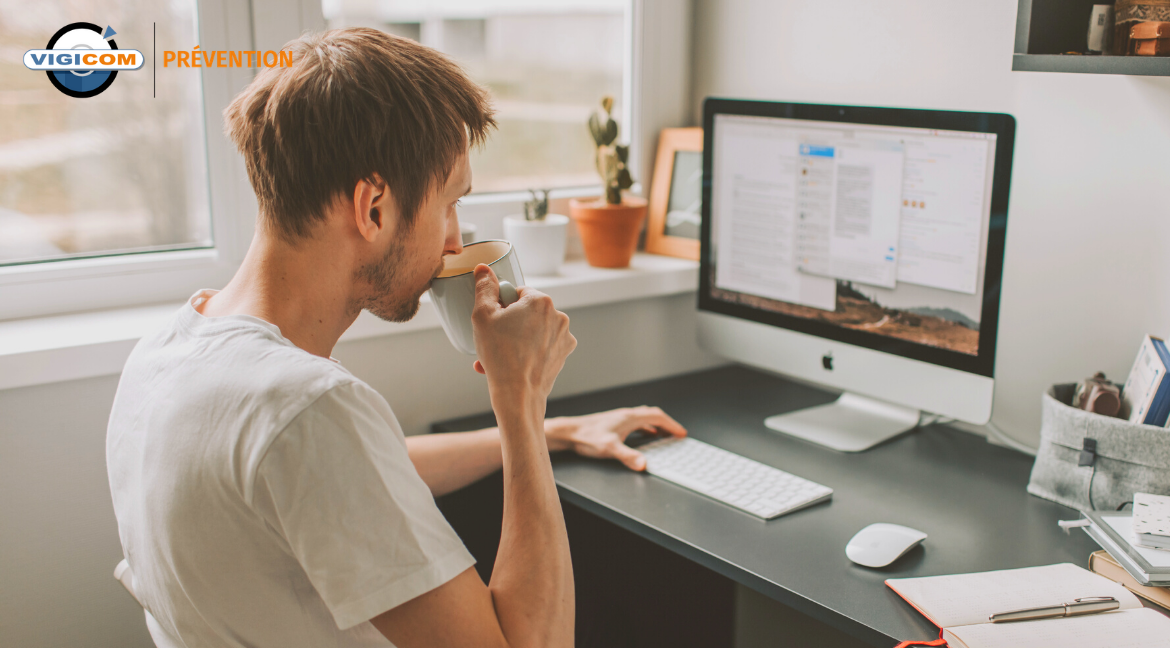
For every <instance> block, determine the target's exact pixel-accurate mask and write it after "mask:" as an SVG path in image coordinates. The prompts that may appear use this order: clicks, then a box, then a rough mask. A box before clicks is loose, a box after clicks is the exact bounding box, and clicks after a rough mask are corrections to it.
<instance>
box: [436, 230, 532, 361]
mask: <svg viewBox="0 0 1170 648" xmlns="http://www.w3.org/2000/svg"><path fill="white" fill-rule="evenodd" d="M481 263H482V264H484V265H487V266H490V267H491V269H492V270H493V271H495V273H496V277H498V278H499V279H500V303H501V304H503V305H504V306H508V305H509V304H511V303H513V302H515V301H516V299H517V297H518V296H517V293H516V286H523V285H524V274H523V273H522V272H520V260H519V259H518V258H517V256H516V249H515V248H514V247H513V246H512V244H511V243H509V242H507V241H499V240H489V241H479V242H477V243H472V244H470V245H465V246H463V251H462V252H460V253H459V254H452V255H450V256H447V257H443V272H441V273H440V274H439V276H438V277H437V278H436V279H435V280H434V281H432V282H431V302H433V303H434V305H435V310H436V311H438V313H439V321H440V322H442V324H443V330H444V331H446V332H447V339H448V340H451V344H452V345H454V347H455V348H456V349H459V350H460V351H462V352H463V353H466V354H468V355H475V333H474V330H473V329H472V328H471V311H472V309H474V308H475V266H477V265H479V264H481Z"/></svg>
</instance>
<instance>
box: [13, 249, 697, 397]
mask: <svg viewBox="0 0 1170 648" xmlns="http://www.w3.org/2000/svg"><path fill="white" fill-rule="evenodd" d="M698 280H699V269H698V264H697V263H695V262H694V261H689V260H685V259H675V258H672V257H664V256H657V255H653V254H642V253H638V254H637V255H636V256H635V257H634V260H633V262H632V263H631V264H630V267H629V268H624V269H620V270H608V269H603V268H593V267H590V266H589V265H587V264H586V263H585V262H584V261H583V260H577V261H571V262H568V263H566V264H565V266H564V268H563V269H562V271H561V274H560V275H559V276H556V277H532V278H530V279H529V280H528V284H529V285H530V286H532V287H534V288H537V289H539V290H541V291H544V292H545V293H548V295H549V296H551V297H552V298H553V301H554V302H555V303H556V305H557V308H559V309H561V310H565V309H569V308H581V307H584V306H595V305H599V304H607V303H613V302H621V301H627V300H632V299H642V298H646V297H659V296H665V295H673V294H677V293H684V292H689V291H693V290H695V289H696V288H697V287H698ZM429 297H430V296H429V295H424V296H423V300H422V304H421V306H420V308H419V312H418V315H416V316H415V318H414V319H412V320H411V321H409V322H406V323H403V324H391V323H389V322H383V321H382V320H379V319H378V318H376V317H374V316H373V315H370V314H369V313H367V312H362V314H361V315H360V316H359V317H358V318H357V321H355V322H354V323H353V326H351V327H350V328H349V330H348V331H346V332H345V334H344V335H342V336H341V341H342V342H346V341H349V340H361V339H366V338H373V337H380V336H383V335H396V334H399V333H408V332H413V331H422V330H427V329H434V328H439V320H438V316H437V315H436V314H435V310H434V307H433V306H432V305H431V302H430V298H429ZM179 306H180V304H176V303H170V304H161V305H156V306H142V307H136V308H124V309H117V310H109V311H97V312H90V313H79V314H75V315H59V316H54V317H42V318H31V319H24V320H13V321H9V322H0V389H12V388H15V387H27V386H31V385H42V384H46V383H55V382H63V381H66V380H77V379H80V378H92V377H95V376H108V375H114V374H117V373H120V372H121V371H122V365H124V364H125V362H126V358H127V356H129V354H130V350H131V349H133V348H134V345H135V343H137V342H138V339H139V338H141V337H142V336H143V335H145V334H147V333H148V332H150V331H152V330H154V329H156V328H158V327H159V326H161V325H162V323H163V322H164V321H166V319H167V318H168V317H170V316H171V314H173V313H174V312H175V310H176V309H177V308H179Z"/></svg>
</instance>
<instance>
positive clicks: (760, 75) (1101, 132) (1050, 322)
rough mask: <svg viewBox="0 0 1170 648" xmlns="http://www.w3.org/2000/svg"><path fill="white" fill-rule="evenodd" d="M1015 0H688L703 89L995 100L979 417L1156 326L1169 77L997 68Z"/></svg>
mask: <svg viewBox="0 0 1170 648" xmlns="http://www.w3.org/2000/svg"><path fill="white" fill-rule="evenodd" d="M1015 17H1016V0H981V1H980V2H959V1H957V0H899V1H898V2H874V1H873V0H832V1H829V0H785V1H783V2H776V1H773V0H698V2H697V4H696V16H695V29H694V39H695V48H694V59H693V64H694V74H695V79H694V86H693V102H692V104H693V110H694V114H693V119H694V120H695V121H696V123H697V121H698V120H700V119H701V116H702V108H701V101H702V99H703V97H706V96H726V97H738V98H751V99H768V100H778V101H798V102H811V103H842V104H862V105H879V106H902V107H913V108H938V109H952V110H972V111H994V112H1006V113H1010V114H1012V115H1015V117H1016V120H1017V140H1016V147H1015V164H1014V169H1013V174H1012V191H1011V204H1010V208H1009V211H1008V232H1007V251H1006V260H1005V268H1004V277H1003V298H1002V302H1001V314H1000V323H999V348H998V353H997V358H996V367H995V372H996V383H997V388H996V396H995V411H994V415H993V421H994V422H995V423H996V424H997V425H998V426H999V427H1000V428H1002V429H1003V430H1005V431H1007V432H1009V433H1011V434H1012V435H1013V436H1014V437H1016V438H1018V439H1020V440H1022V441H1025V442H1027V443H1028V444H1030V445H1033V446H1035V445H1036V443H1037V442H1038V432H1039V425H1040V395H1041V393H1042V392H1043V391H1044V389H1045V388H1046V387H1047V386H1048V385H1049V384H1051V383H1054V382H1062V381H1069V382H1071V381H1074V380H1079V379H1081V378H1083V377H1085V376H1087V375H1089V374H1091V373H1092V372H1093V371H1096V370H1098V369H1100V370H1104V371H1105V372H1106V373H1107V374H1108V375H1109V376H1110V377H1112V378H1114V379H1118V378H1120V379H1122V380H1124V377H1125V375H1126V373H1128V371H1129V367H1130V365H1131V364H1132V362H1133V358H1134V355H1135V353H1136V351H1137V348H1138V344H1139V343H1140V341H1141V338H1142V336H1143V335H1145V334H1147V333H1150V334H1155V335H1157V334H1167V333H1170V326H1168V323H1170V290H1168V288H1170V255H1167V254H1166V249H1167V244H1168V243H1170V218H1168V216H1170V182H1167V177H1168V176H1170V157H1168V156H1167V154H1166V151H1168V150H1170V79H1164V78H1147V77H1125V76H1105V75H1093V74H1045V73H1033V72H1012V71H1011V57H1012V49H1013V43H1014V34H1015Z"/></svg>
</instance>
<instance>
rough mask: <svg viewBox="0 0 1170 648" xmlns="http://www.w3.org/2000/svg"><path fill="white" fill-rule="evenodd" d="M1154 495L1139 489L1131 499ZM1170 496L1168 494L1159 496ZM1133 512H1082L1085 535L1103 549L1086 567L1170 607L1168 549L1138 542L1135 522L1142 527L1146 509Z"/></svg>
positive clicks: (1142, 595) (1150, 599) (1169, 559)
mask: <svg viewBox="0 0 1170 648" xmlns="http://www.w3.org/2000/svg"><path fill="white" fill-rule="evenodd" d="M1151 497H1157V496H1149V495H1144V494H1141V493H1139V494H1138V495H1137V496H1135V498H1134V501H1135V502H1137V501H1138V500H1139V499H1142V500H1146V499H1147V498H1151ZM1161 499H1164V500H1170V498H1165V497H1164V498H1161ZM1138 510H1139V513H1137V514H1136V515H1137V516H1138V517H1136V520H1137V522H1136V523H1135V514H1134V513H1130V512H1128V511H1126V512H1116V513H1105V512H1099V511H1088V512H1085V513H1084V516H1085V517H1086V518H1088V520H1089V525H1088V526H1086V527H1084V529H1085V532H1086V533H1088V534H1089V537H1091V538H1093V540H1096V541H1097V544H1099V545H1101V548H1102V549H1104V550H1105V551H1098V552H1096V553H1094V554H1093V555H1092V557H1091V558H1090V559H1089V569H1091V570H1093V571H1094V572H1097V573H1098V574H1101V575H1102V576H1105V577H1106V578H1109V579H1110V580H1113V581H1115V582H1117V583H1120V584H1122V585H1124V586H1126V587H1127V588H1128V589H1129V590H1130V591H1132V592H1134V593H1135V594H1137V595H1138V596H1141V597H1142V598H1144V599H1146V600H1148V601H1151V602H1153V603H1157V604H1158V605H1160V606H1162V607H1166V608H1167V609H1170V589H1167V588H1170V551H1167V550H1163V549H1155V548H1153V547H1148V546H1143V545H1142V544H1140V542H1141V541H1140V540H1139V537H1138V535H1137V533H1135V526H1136V527H1137V528H1139V529H1142V528H1145V527H1144V524H1145V522H1146V517H1147V511H1148V509H1147V508H1146V507H1145V506H1143V507H1142V508H1140V509H1138Z"/></svg>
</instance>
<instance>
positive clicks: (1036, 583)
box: [886, 563, 1170, 648]
mask: <svg viewBox="0 0 1170 648" xmlns="http://www.w3.org/2000/svg"><path fill="white" fill-rule="evenodd" d="M886 585H887V586H889V587H890V589H892V590H894V591H895V592H897V593H898V596H901V597H902V598H904V599H906V602H907V603H909V604H910V605H912V606H914V608H915V609H916V610H918V611H919V612H921V613H922V614H923V616H925V617H926V618H927V619H929V620H930V622H931V623H933V624H935V625H936V626H938V627H939V628H941V629H942V638H943V639H946V640H947V643H948V644H949V645H950V646H953V647H956V648H1001V647H1013V648H1015V647H1019V646H1027V647H1028V648H1058V647H1059V648H1102V647H1106V646H1108V647H1109V648H1165V647H1166V646H1167V644H1168V640H1167V637H1170V618H1167V617H1165V616H1163V615H1162V614H1161V613H1159V612H1155V611H1154V610H1149V609H1144V608H1142V604H1141V601H1139V600H1138V598H1137V597H1136V596H1134V595H1133V593H1131V592H1130V591H1129V590H1127V589H1125V587H1123V586H1121V585H1119V584H1117V583H1114V582H1113V581H1111V580H1109V579H1108V578H1105V577H1103V576H1099V575H1097V574H1094V573H1093V572H1091V571H1088V570H1086V569H1081V568H1080V567H1077V566H1076V565H1072V564H1068V563H1062V564H1059V565H1048V566H1045V567H1027V568H1024V569H1007V570H1003V571H993V572H982V573H977V574H956V575H954V576H930V577H926V578H892V579H889V580H887V581H886ZM1095 596H1112V597H1113V598H1115V599H1117V600H1118V602H1120V604H1121V607H1120V609H1119V610H1117V611H1115V612H1103V613H1099V614H1090V615H1085V616H1079V617H1066V618H1056V619H1041V620H1037V621H1016V622H1013V623H991V622H989V621H988V617H989V616H991V615H992V614H996V613H998V612H1008V611H1011V610H1019V609H1024V608H1033V607H1041V606H1047V605H1054V604H1060V603H1067V602H1070V601H1074V600H1076V599H1078V598H1089V597H1095Z"/></svg>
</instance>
